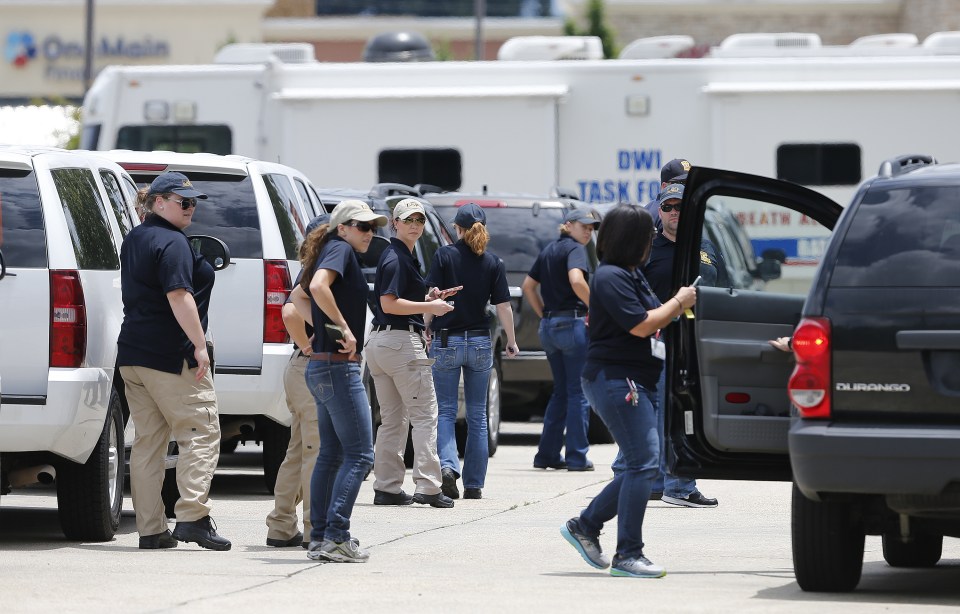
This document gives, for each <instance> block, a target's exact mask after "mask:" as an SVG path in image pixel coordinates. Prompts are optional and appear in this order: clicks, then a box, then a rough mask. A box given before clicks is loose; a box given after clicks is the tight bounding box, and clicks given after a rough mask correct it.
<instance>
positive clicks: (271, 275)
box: [263, 260, 293, 343]
mask: <svg viewBox="0 0 960 614" xmlns="http://www.w3.org/2000/svg"><path fill="white" fill-rule="evenodd" d="M263 276H264V279H265V281H266V284H265V286H266V287H265V288H264V296H263V342H264V343H288V342H289V341H290V335H288V334H287V329H286V327H285V326H284V325H283V304H284V303H286V302H287V297H288V296H290V291H291V290H292V289H293V288H292V284H291V282H290V270H289V269H288V268H287V261H286V260H264V261H263Z"/></svg>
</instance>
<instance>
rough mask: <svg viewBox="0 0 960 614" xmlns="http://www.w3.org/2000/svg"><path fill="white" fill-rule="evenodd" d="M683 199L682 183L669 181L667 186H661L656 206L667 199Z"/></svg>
mask: <svg viewBox="0 0 960 614" xmlns="http://www.w3.org/2000/svg"><path fill="white" fill-rule="evenodd" d="M682 199H683V185H681V184H679V183H671V184H670V185H668V186H667V187H665V188H663V191H662V192H660V195H659V196H657V207H660V205H662V204H663V203H665V202H667V201H668V200H682Z"/></svg>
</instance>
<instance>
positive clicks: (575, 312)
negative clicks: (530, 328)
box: [543, 309, 587, 318]
mask: <svg viewBox="0 0 960 614" xmlns="http://www.w3.org/2000/svg"><path fill="white" fill-rule="evenodd" d="M586 315H587V312H586V310H583V309H563V310H560V311H544V312H543V317H544V318H564V317H566V318H582V317H584V316H586Z"/></svg>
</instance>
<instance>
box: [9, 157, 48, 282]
mask: <svg viewBox="0 0 960 614" xmlns="http://www.w3.org/2000/svg"><path fill="white" fill-rule="evenodd" d="M45 234H46V233H44V230H43V210H42V209H41V208H40V189H39V188H38V187H37V177H36V175H34V173H33V171H23V170H13V169H5V168H3V169H0V250H3V258H4V260H5V261H6V263H7V266H8V267H23V268H44V267H46V266H47V241H46V237H45Z"/></svg>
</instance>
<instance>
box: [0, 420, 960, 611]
mask: <svg viewBox="0 0 960 614" xmlns="http://www.w3.org/2000/svg"><path fill="white" fill-rule="evenodd" d="M538 429H539V425H527V424H517V423H505V424H504V429H503V430H504V433H503V435H502V441H501V446H500V449H499V450H498V451H497V454H496V456H495V457H494V458H492V459H491V462H490V470H489V473H488V476H487V485H486V487H485V488H484V491H483V495H484V498H483V499H481V500H479V501H464V500H458V501H457V503H456V507H454V508H453V509H434V508H430V507H423V506H416V505H414V506H408V507H403V508H384V507H374V506H373V505H372V501H373V490H372V486H371V485H370V483H369V482H367V483H366V484H365V485H364V488H363V489H362V491H361V495H360V499H359V501H358V505H357V508H356V510H355V513H354V517H353V527H352V531H353V533H354V535H355V536H356V537H358V538H359V539H360V541H361V543H362V544H363V546H364V547H366V548H369V550H370V553H371V556H370V562H369V563H367V564H365V565H345V564H332V563H326V564H324V563H316V562H313V561H309V560H308V559H307V558H306V555H305V553H304V551H303V550H302V549H300V548H291V549H275V548H269V547H267V546H265V545H264V540H265V538H266V526H265V524H264V518H265V517H266V514H267V513H268V512H269V511H270V509H271V507H272V498H271V497H270V496H268V495H266V494H263V493H264V490H263V483H262V480H263V478H262V475H259V472H258V468H259V457H258V455H257V454H256V449H250V448H249V447H248V446H244V447H241V448H240V452H238V453H237V454H232V455H225V456H224V458H223V459H222V462H221V468H220V469H219V470H218V473H217V477H216V478H215V480H214V486H213V496H214V513H213V517H214V519H215V520H216V522H217V524H218V526H219V529H220V532H221V534H223V535H225V536H226V537H228V538H229V539H231V540H232V541H233V549H232V550H231V551H229V552H211V551H206V550H201V549H199V548H198V547H197V546H196V545H195V544H181V545H180V546H179V547H178V548H176V549H174V550H165V551H139V550H138V549H137V534H136V530H135V527H134V520H133V512H132V508H131V505H130V501H129V498H128V499H127V501H126V503H125V510H126V512H125V514H124V519H123V524H122V526H121V529H120V533H119V534H118V535H117V537H116V538H115V540H114V541H112V542H109V543H104V544H95V543H76V542H64V541H63V540H62V537H61V534H60V532H59V526H58V523H57V513H56V509H55V506H56V503H55V499H54V498H53V497H52V494H53V493H52V491H51V490H49V489H36V490H34V491H31V492H29V493H28V494H24V495H14V496H5V497H3V498H2V500H0V595H2V597H0V603H2V611H3V612H4V613H5V614H6V613H14V612H50V611H59V612H62V613H72V612H83V613H86V612H97V613H98V614H99V613H102V612H104V611H106V610H107V609H109V610H111V611H122V612H168V611H183V612H190V613H191V614H193V613H199V612H217V613H222V612H246V611H263V610H264V609H269V611H272V612H276V611H288V612H295V611H303V610H305V609H306V608H308V607H309V608H317V609H320V610H324V611H354V610H359V611H369V612H380V611H398V610H402V609H413V610H415V611H417V612H441V611H443V612H490V611H497V610H499V611H501V612H520V611H524V612H528V613H529V612H573V611H576V612H583V611H603V610H607V611H623V610H624V609H625V608H628V609H630V610H642V609H643V608H645V607H647V608H650V607H657V608H661V609H669V611H671V612H705V611H709V612H734V611H736V612H811V613H812V612H817V613H818V614H819V613H822V612H823V611H825V610H826V611H839V610H841V609H842V610H843V611H844V614H849V613H857V612H871V613H872V612H875V611H876V610H878V609H880V608H883V609H884V610H885V611H893V612H911V613H912V612H917V611H924V610H929V611H933V610H941V609H944V608H945V607H953V606H955V604H956V603H957V602H958V600H960V588H958V587H960V540H955V539H947V540H946V541H945V542H944V560H943V561H942V562H941V563H940V565H939V566H938V567H937V568H936V569H935V570H932V571H918V570H893V569H891V568H889V567H888V566H887V565H886V564H885V563H884V562H883V558H882V553H881V551H880V540H879V538H876V537H868V538H867V553H866V563H865V565H864V579H863V581H862V582H861V583H860V589H859V591H858V592H855V593H852V594H845V595H816V594H806V593H803V592H801V591H800V589H799V588H798V587H797V584H796V582H795V581H794V578H793V572H792V563H791V554H790V524H789V509H790V502H789V496H790V487H789V485H788V484H783V483H759V482H720V481H701V483H700V488H701V490H702V491H703V492H704V493H705V494H707V495H708V496H712V497H717V498H718V499H719V500H720V506H719V507H718V508H716V509H688V508H678V507H674V506H671V505H668V504H665V503H662V502H653V503H651V504H650V506H649V507H648V511H647V515H646V520H645V523H644V539H645V541H646V543H647V545H646V549H645V552H646V554H647V556H649V557H650V558H651V559H652V560H653V561H655V562H656V563H659V564H662V565H664V566H666V568H667V576H666V577H665V578H663V579H660V580H643V581H640V580H632V579H626V578H611V577H610V576H609V575H607V574H606V573H605V572H602V571H598V570H594V569H592V568H590V567H588V566H587V565H586V564H585V563H584V562H583V561H582V560H581V559H580V557H579V556H578V555H577V553H576V552H575V551H574V550H573V548H571V547H570V546H569V545H568V544H567V543H566V542H565V541H563V539H562V538H561V537H560V535H559V532H558V529H559V527H560V525H561V523H562V522H563V521H565V520H566V519H567V518H569V517H571V516H573V515H575V514H576V513H577V512H578V511H579V510H580V508H582V507H583V506H585V505H586V504H587V502H588V501H589V500H590V497H592V496H593V495H594V494H596V493H597V492H598V491H599V490H600V488H601V487H602V485H603V483H604V482H605V481H606V480H607V479H609V478H610V468H609V464H610V462H611V461H612V460H613V457H614V454H615V447H614V446H612V445H607V446H594V447H593V448H592V450H591V452H590V456H591V458H592V459H593V461H594V462H595V463H596V465H597V471H595V472H593V473H568V472H566V471H553V470H549V471H542V470H535V469H533V468H532V461H533V455H534V452H535V448H536V432H537V431H538ZM405 487H406V489H407V490H408V491H410V490H411V489H412V486H411V482H410V479H409V477H408V480H407V484H406V486H405ZM601 541H602V543H603V545H604V547H605V549H606V551H607V552H610V553H612V551H613V549H614V545H615V542H616V527H615V526H608V527H607V528H606V530H605V532H604V534H603V535H602V536H601Z"/></svg>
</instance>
